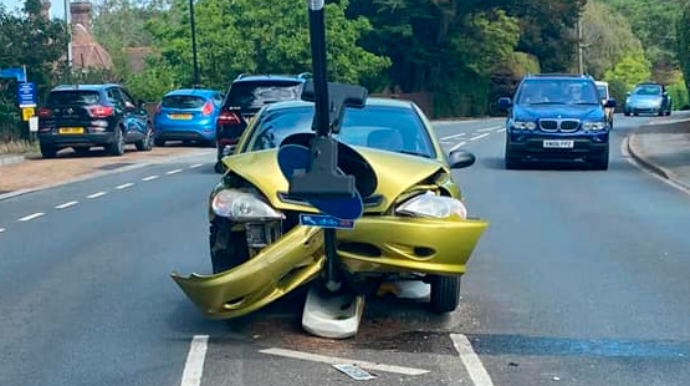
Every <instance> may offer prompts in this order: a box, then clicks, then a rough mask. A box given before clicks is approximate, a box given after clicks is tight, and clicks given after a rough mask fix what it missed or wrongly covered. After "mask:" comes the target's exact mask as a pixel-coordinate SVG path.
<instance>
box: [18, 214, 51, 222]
mask: <svg viewBox="0 0 690 386" xmlns="http://www.w3.org/2000/svg"><path fill="white" fill-rule="evenodd" d="M44 215H45V213H41V212H38V213H34V214H30V215H28V216H24V217H22V218H20V219H19V221H21V222H27V221H31V220H33V219H37V218H39V217H41V216H44Z"/></svg>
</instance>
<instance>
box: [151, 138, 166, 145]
mask: <svg viewBox="0 0 690 386" xmlns="http://www.w3.org/2000/svg"><path fill="white" fill-rule="evenodd" d="M153 144H154V145H156V147H163V146H165V140H163V139H158V138H156V139H154V140H153Z"/></svg>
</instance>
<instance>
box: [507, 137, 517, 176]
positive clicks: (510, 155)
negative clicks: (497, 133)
mask: <svg viewBox="0 0 690 386" xmlns="http://www.w3.org/2000/svg"><path fill="white" fill-rule="evenodd" d="M505 162H506V169H519V168H520V160H519V159H518V157H517V156H516V155H515V152H513V151H512V150H511V149H510V144H509V143H508V142H506V151H505Z"/></svg>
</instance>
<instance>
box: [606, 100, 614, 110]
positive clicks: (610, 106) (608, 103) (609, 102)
mask: <svg viewBox="0 0 690 386" xmlns="http://www.w3.org/2000/svg"><path fill="white" fill-rule="evenodd" d="M604 107H606V108H608V109H615V108H616V100H615V99H609V100H607V101H606V104H604Z"/></svg>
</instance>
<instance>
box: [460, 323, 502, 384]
mask: <svg viewBox="0 0 690 386" xmlns="http://www.w3.org/2000/svg"><path fill="white" fill-rule="evenodd" d="M450 339H451V340H452V341H453V346H455V349H456V350H457V351H458V355H460V360H461V361H462V363H463V364H464V365H465V369H466V370H467V372H468V373H469V374H470V378H471V379H472V382H473V383H474V386H494V383H493V381H491V377H490V376H489V373H488V372H486V369H485V368H484V365H483V364H482V361H481V360H480V359H479V356H478V355H477V354H476V353H475V352H474V349H473V348H472V344H471V343H470V341H469V339H467V337H466V336H465V335H462V334H450Z"/></svg>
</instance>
